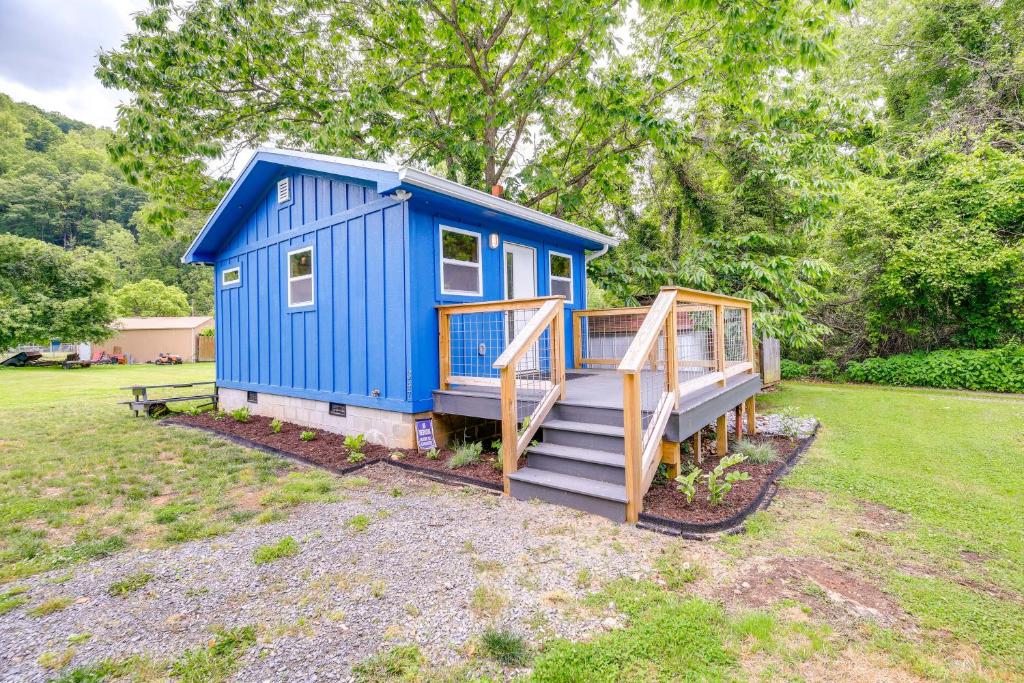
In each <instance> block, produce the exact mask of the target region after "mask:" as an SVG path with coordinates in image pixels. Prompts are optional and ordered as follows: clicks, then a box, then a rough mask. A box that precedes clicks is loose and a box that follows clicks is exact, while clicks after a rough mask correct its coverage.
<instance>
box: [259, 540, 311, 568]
mask: <svg viewBox="0 0 1024 683" xmlns="http://www.w3.org/2000/svg"><path fill="white" fill-rule="evenodd" d="M301 549H302V548H301V547H300V546H299V542H298V541H296V540H295V539H294V538H292V537H291V536H285V537H284V538H282V539H281V540H280V541H278V542H277V543H271V544H269V545H261V546H260V547H259V548H256V551H255V552H254V553H253V554H252V562H253V564H267V563H268V562H273V561H274V560H280V559H281V558H284V557H294V556H295V555H298V554H299V551H300V550H301Z"/></svg>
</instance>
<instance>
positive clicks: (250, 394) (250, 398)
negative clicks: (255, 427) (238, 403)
mask: <svg viewBox="0 0 1024 683" xmlns="http://www.w3.org/2000/svg"><path fill="white" fill-rule="evenodd" d="M258 396H259V394H257V393H256V392H255V391H247V392H245V400H246V401H247V402H248V403H256V402H257V401H258Z"/></svg>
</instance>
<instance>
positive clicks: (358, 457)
mask: <svg viewBox="0 0 1024 683" xmlns="http://www.w3.org/2000/svg"><path fill="white" fill-rule="evenodd" d="M345 459H346V460H348V461H349V462H350V463H352V464H353V465H355V464H357V463H361V462H362V461H364V460H366V456H365V455H363V454H362V453H358V452H353V453H349V454H348V457H347V458H345Z"/></svg>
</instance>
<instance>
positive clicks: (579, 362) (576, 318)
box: [572, 310, 583, 369]
mask: <svg viewBox="0 0 1024 683" xmlns="http://www.w3.org/2000/svg"><path fill="white" fill-rule="evenodd" d="M572 361H573V363H572V365H573V367H574V368H576V369H579V368H581V367H583V312H582V311H580V310H575V311H573V312H572Z"/></svg>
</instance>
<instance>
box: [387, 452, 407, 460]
mask: <svg viewBox="0 0 1024 683" xmlns="http://www.w3.org/2000/svg"><path fill="white" fill-rule="evenodd" d="M389 455H390V456H391V459H392V460H401V459H402V458H404V457H405V453H403V452H402V451H391V453H389Z"/></svg>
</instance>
